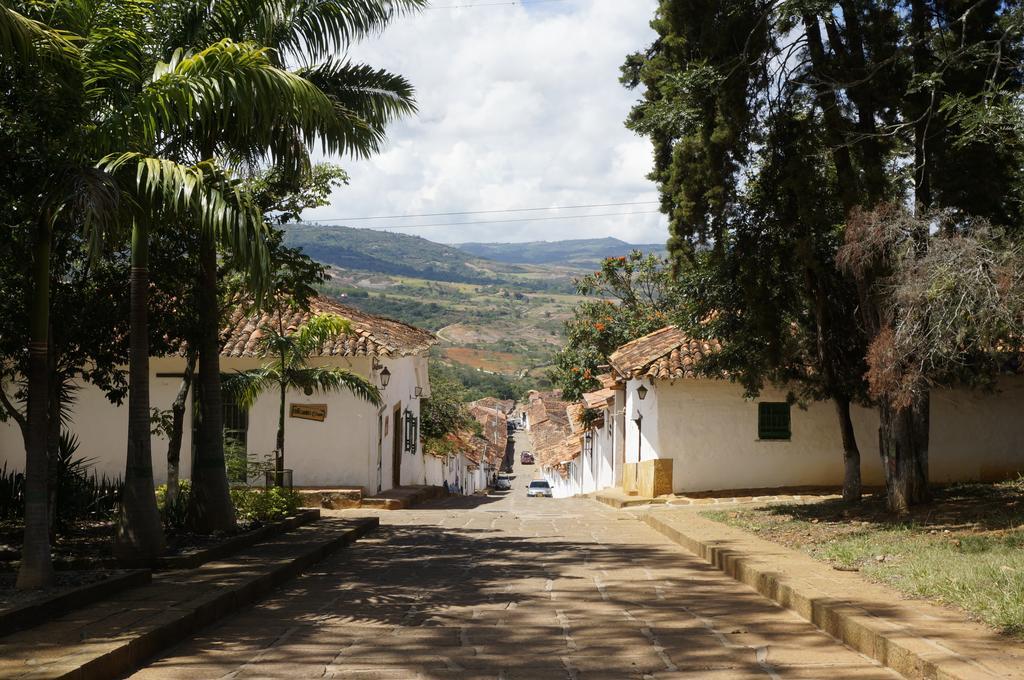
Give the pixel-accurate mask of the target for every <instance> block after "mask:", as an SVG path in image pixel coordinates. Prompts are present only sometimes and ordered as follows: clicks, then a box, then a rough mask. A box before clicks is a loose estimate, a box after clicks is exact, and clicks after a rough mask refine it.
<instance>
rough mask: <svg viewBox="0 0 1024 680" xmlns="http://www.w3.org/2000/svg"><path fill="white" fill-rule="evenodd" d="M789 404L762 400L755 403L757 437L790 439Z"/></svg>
mask: <svg viewBox="0 0 1024 680" xmlns="http://www.w3.org/2000/svg"><path fill="white" fill-rule="evenodd" d="M792 434H793V433H792V431H791V430H790V426H789V404H787V403H785V402H767V401H763V402H761V403H759V404H758V405H757V438H758V439H790V438H791V437H792Z"/></svg>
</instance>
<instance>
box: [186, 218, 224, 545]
mask: <svg viewBox="0 0 1024 680" xmlns="http://www.w3.org/2000/svg"><path fill="white" fill-rule="evenodd" d="M199 268H200V274H199V334H200V340H199V376H198V378H199V382H198V391H199V408H200V414H201V415H200V420H199V438H198V439H199V441H198V442H197V446H196V455H195V460H194V461H193V464H192V494H191V496H190V497H189V507H188V521H189V525H190V526H191V527H192V529H193V530H194V531H198V532H200V533H212V532H214V531H230V530H232V529H234V528H235V509H234V507H232V505H231V492H230V488H229V487H228V475H227V470H226V469H225V466H224V411H223V395H222V394H221V384H220V313H219V310H218V306H217V246H216V244H215V243H214V241H213V239H212V237H210V236H209V235H204V236H203V237H202V240H201V243H200V246H199Z"/></svg>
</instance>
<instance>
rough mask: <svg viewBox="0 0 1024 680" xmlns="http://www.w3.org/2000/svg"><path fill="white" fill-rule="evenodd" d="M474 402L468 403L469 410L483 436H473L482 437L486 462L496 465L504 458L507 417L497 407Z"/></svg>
mask: <svg viewBox="0 0 1024 680" xmlns="http://www.w3.org/2000/svg"><path fill="white" fill-rule="evenodd" d="M475 404H476V403H475V402H474V404H470V405H469V412H470V414H472V416H473V417H474V418H476V421H477V422H478V423H480V424H481V425H482V426H483V436H482V437H474V438H475V439H483V441H484V444H485V451H484V458H485V459H486V461H487V463H488V464H490V465H493V466H498V465H500V464H501V461H502V459H504V458H505V448H506V447H507V446H508V418H507V417H506V416H505V414H504V413H502V412H501V411H498V410H497V409H493V408H486V407H484V406H478V405H475Z"/></svg>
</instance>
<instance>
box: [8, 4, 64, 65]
mask: <svg viewBox="0 0 1024 680" xmlns="http://www.w3.org/2000/svg"><path fill="white" fill-rule="evenodd" d="M74 41H75V36H74V35H72V34H70V33H68V32H66V31H61V30H56V29H53V28H50V27H48V26H46V25H45V24H43V23H42V22H40V21H36V20H35V19H31V18H29V17H27V16H25V15H24V14H21V13H19V12H16V11H14V9H12V8H11V7H10V6H9V5H8V4H7V3H6V2H3V1H0V56H2V57H3V58H4V60H5V61H6V60H8V59H18V60H19V61H20V62H21V63H22V64H28V63H32V62H36V61H40V60H48V59H49V60H59V61H63V62H65V63H69V62H71V61H73V60H75V59H77V57H78V48H77V47H76V46H75V43H74Z"/></svg>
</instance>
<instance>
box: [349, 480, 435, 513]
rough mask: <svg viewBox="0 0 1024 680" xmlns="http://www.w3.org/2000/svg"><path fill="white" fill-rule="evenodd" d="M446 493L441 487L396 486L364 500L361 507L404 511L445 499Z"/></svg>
mask: <svg viewBox="0 0 1024 680" xmlns="http://www.w3.org/2000/svg"><path fill="white" fill-rule="evenodd" d="M444 495H445V491H444V488H443V487H440V486H423V485H418V486H396V487H395V488H393V489H388V490H387V491H383V492H381V493H379V494H377V495H376V496H371V497H369V498H364V499H363V501H362V504H361V505H360V507H362V508H377V509H380V510H402V509H404V508H411V507H412V506H414V505H419V504H420V503H423V502H424V501H429V500H433V499H435V498H443V497H444Z"/></svg>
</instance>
